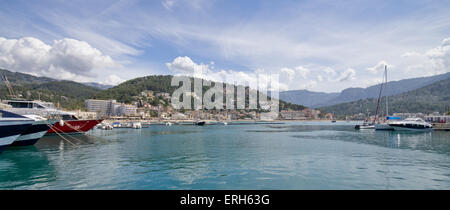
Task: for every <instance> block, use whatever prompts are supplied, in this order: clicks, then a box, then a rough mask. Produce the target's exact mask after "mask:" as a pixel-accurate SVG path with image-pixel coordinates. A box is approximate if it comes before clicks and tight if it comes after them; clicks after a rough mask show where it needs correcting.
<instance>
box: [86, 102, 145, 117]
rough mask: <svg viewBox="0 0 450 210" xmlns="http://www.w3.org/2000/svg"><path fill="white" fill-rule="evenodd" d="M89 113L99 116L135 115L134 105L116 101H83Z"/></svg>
mask: <svg viewBox="0 0 450 210" xmlns="http://www.w3.org/2000/svg"><path fill="white" fill-rule="evenodd" d="M85 105H86V109H87V110H88V111H89V112H96V113H98V114H99V116H131V115H136V110H137V107H136V106H134V105H128V104H121V103H117V102H116V100H97V99H88V100H86V101H85Z"/></svg>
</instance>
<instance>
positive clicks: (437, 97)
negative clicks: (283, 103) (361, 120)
mask: <svg viewBox="0 0 450 210" xmlns="http://www.w3.org/2000/svg"><path fill="white" fill-rule="evenodd" d="M388 99H389V113H391V114H392V113H418V112H421V113H432V112H440V113H443V112H446V111H448V109H449V107H450V79H446V80H442V81H439V82H436V83H433V84H431V85H428V86H425V87H423V88H419V89H416V90H412V91H409V92H406V93H402V94H399V95H394V96H389V97H388ZM376 103H377V99H374V98H371V99H363V100H358V101H354V102H348V103H342V104H337V105H334V106H328V107H322V108H320V109H321V110H322V111H325V112H329V113H335V114H336V115H352V114H358V113H367V110H369V112H370V113H372V114H374V113H375V109H376ZM385 103H386V101H385V97H383V98H382V100H381V102H380V106H381V107H380V109H381V110H382V111H384V110H385V109H386V108H385Z"/></svg>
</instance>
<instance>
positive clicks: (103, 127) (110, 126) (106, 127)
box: [100, 123, 114, 130]
mask: <svg viewBox="0 0 450 210" xmlns="http://www.w3.org/2000/svg"><path fill="white" fill-rule="evenodd" d="M113 128H114V126H112V125H110V124H108V123H102V124H101V127H100V129H102V130H112V129H113Z"/></svg>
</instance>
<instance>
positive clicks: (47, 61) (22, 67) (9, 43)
mask: <svg viewBox="0 0 450 210" xmlns="http://www.w3.org/2000/svg"><path fill="white" fill-rule="evenodd" d="M119 66H120V65H119V64H118V63H116V62H115V61H114V60H113V59H112V58H111V57H109V56H106V55H103V54H102V53H101V52H100V51H99V50H97V49H95V48H93V47H91V46H90V45H89V44H88V43H87V42H84V41H78V40H75V39H67V38H66V39H61V40H55V41H54V42H53V45H48V44H45V43H44V42H42V41H41V40H39V39H36V38H33V37H24V38H21V39H6V38H3V37H0V67H2V68H6V69H9V70H12V71H20V72H26V73H31V74H34V75H36V76H47V77H53V78H57V79H70V80H78V79H81V80H83V81H86V80H89V77H91V76H92V75H94V73H93V70H97V69H105V68H116V67H119Z"/></svg>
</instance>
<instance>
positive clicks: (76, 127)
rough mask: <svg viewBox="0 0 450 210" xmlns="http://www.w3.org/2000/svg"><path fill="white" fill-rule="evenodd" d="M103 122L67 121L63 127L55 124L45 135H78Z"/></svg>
mask: <svg viewBox="0 0 450 210" xmlns="http://www.w3.org/2000/svg"><path fill="white" fill-rule="evenodd" d="M102 121H103V120H67V121H64V123H63V125H61V124H60V123H59V122H57V123H55V124H54V125H53V126H52V127H51V128H50V129H49V130H48V131H47V133H46V135H51V134H56V133H65V134H80V133H85V132H87V131H89V130H91V129H92V128H94V127H95V126H96V125H97V124H99V123H101V122H102Z"/></svg>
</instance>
